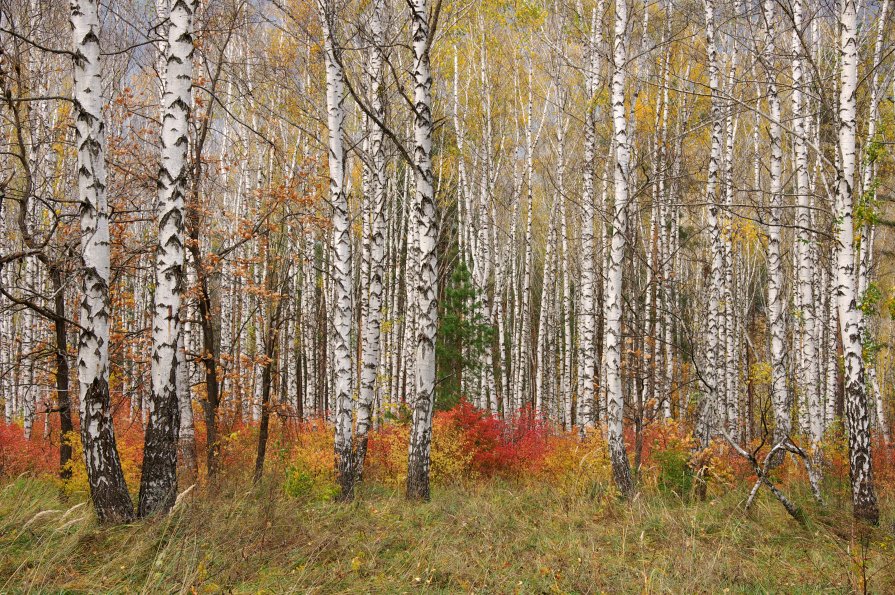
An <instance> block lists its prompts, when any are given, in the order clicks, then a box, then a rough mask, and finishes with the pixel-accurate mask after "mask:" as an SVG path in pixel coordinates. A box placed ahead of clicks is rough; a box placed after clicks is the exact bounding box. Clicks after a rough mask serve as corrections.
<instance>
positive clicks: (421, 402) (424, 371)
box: [407, 0, 438, 500]
mask: <svg viewBox="0 0 895 595" xmlns="http://www.w3.org/2000/svg"><path fill="white" fill-rule="evenodd" d="M410 7H411V13H412V14H411V23H412V35H413V55H414V63H413V81H414V88H413V102H414V111H415V112H416V113H415V118H414V126H413V138H414V166H415V168H416V200H415V203H416V204H415V205H414V206H415V207H416V217H415V218H416V225H417V226H418V228H419V236H418V238H417V240H418V242H419V247H418V253H419V270H418V273H417V274H418V276H417V277H416V279H417V291H416V298H417V303H418V310H417V316H418V319H419V326H418V329H417V333H418V334H417V336H416V376H417V379H416V387H415V390H414V392H413V398H414V403H413V425H412V427H411V431H410V444H409V449H408V465H407V466H408V471H407V496H408V497H409V498H420V499H426V500H427V499H428V498H429V455H430V450H431V441H432V411H433V408H434V405H435V332H436V329H437V327H438V301H437V300H438V291H437V283H438V279H437V273H438V270H437V269H438V261H437V258H436V253H435V246H436V242H437V239H438V221H437V218H436V212H435V207H436V204H435V189H434V187H433V176H432V97H431V95H432V74H431V72H430V69H429V49H430V44H431V42H432V38H431V37H430V34H429V13H428V3H427V0H411V1H410Z"/></svg>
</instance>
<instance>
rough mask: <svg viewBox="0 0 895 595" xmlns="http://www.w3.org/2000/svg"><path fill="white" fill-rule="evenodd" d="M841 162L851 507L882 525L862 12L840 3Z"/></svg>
mask: <svg viewBox="0 0 895 595" xmlns="http://www.w3.org/2000/svg"><path fill="white" fill-rule="evenodd" d="M839 28H840V40H839V60H840V88H839V157H840V160H841V161H840V168H839V172H838V176H837V177H838V179H837V185H836V205H835V209H834V217H833V221H834V227H833V232H834V237H835V239H836V242H837V250H836V302H837V303H836V305H837V310H838V312H839V332H840V333H841V337H842V348H843V352H844V355H845V418H846V427H847V429H848V450H849V471H850V476H851V483H852V505H853V513H854V515H855V517H856V518H858V519H861V520H864V521H867V522H870V523H872V524H877V523H879V507H878V506H877V501H876V494H875V492H874V487H873V466H872V452H871V447H870V412H869V410H868V407H867V390H866V386H865V379H864V359H863V355H862V344H861V328H860V327H861V324H860V318H861V312H860V310H859V309H858V303H857V299H858V296H857V295H856V291H855V282H856V280H855V270H854V269H855V264H854V228H853V224H852V220H853V215H852V209H853V206H854V182H855V162H856V154H855V153H856V150H855V144H856V143H855V131H856V92H857V86H858V37H857V35H858V34H857V7H856V2H855V0H841V3H840V13H839Z"/></svg>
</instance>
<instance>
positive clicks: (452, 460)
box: [364, 412, 478, 488]
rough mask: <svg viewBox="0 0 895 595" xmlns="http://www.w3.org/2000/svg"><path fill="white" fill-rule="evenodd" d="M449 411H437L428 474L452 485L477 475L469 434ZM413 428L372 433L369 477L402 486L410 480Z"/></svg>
mask: <svg viewBox="0 0 895 595" xmlns="http://www.w3.org/2000/svg"><path fill="white" fill-rule="evenodd" d="M446 413H449V412H438V413H436V415H435V418H434V419H433V421H432V450H431V461H430V466H429V473H430V475H429V477H430V480H431V481H432V483H433V484H434V485H449V484H452V483H457V482H461V481H466V480H470V479H474V478H475V477H477V476H478V474H477V473H476V470H475V468H474V465H473V458H474V455H475V451H474V450H472V449H470V447H469V442H468V440H467V436H466V433H465V432H464V431H463V429H462V428H461V427H459V426H457V425H456V424H455V423H454V420H453V418H452V417H451V416H449V415H445V414H446ZM409 440H410V427H409V426H408V425H406V424H392V425H388V426H385V427H383V428H381V429H380V430H378V431H376V432H373V434H372V435H371V436H370V440H369V446H368V453H367V462H366V465H365V468H364V475H365V477H366V478H368V479H370V480H373V481H380V482H382V483H384V484H386V485H389V486H392V487H394V488H401V487H403V485H404V482H405V481H406V480H407V449H408V444H409Z"/></svg>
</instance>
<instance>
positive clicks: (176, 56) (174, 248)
mask: <svg viewBox="0 0 895 595" xmlns="http://www.w3.org/2000/svg"><path fill="white" fill-rule="evenodd" d="M197 5H198V2H197V0H176V1H175V2H174V3H173V6H171V10H170V13H169V15H168V21H169V24H168V43H167V44H166V49H167V56H166V57H165V58H166V59H165V69H164V77H165V84H164V95H163V96H162V108H163V115H162V138H161V141H162V161H161V167H160V169H159V178H158V186H159V202H158V226H159V227H158V244H157V246H156V253H155V291H154V292H153V302H154V303H153V318H152V395H151V397H150V398H151V405H150V408H149V420H148V423H147V426H146V442H145V447H144V451H143V453H144V454H143V473H142V476H141V479H140V504H139V511H138V512H139V514H140V516H147V515H150V514H153V513H156V512H160V513H165V512H167V511H168V510H170V509H171V507H172V506H174V501H175V499H176V498H177V429H178V425H179V421H180V407H179V402H178V390H177V372H178V366H179V363H178V359H179V358H180V357H181V353H182V352H181V351H180V350H179V349H178V347H179V345H180V339H181V336H180V335H181V316H180V308H181V304H182V302H183V285H184V282H185V275H184V243H185V242H184V235H185V233H184V196H185V194H186V188H187V174H188V170H189V168H188V167H187V148H188V145H189V140H188V138H189V130H188V126H189V117H190V105H191V100H192V87H193V82H192V80H193V37H192V35H193V14H194V13H195V10H196V7H197Z"/></svg>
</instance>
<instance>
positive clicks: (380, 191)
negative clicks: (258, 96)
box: [355, 0, 386, 479]
mask: <svg viewBox="0 0 895 595" xmlns="http://www.w3.org/2000/svg"><path fill="white" fill-rule="evenodd" d="M383 10H384V0H374V1H373V5H372V8H371V13H370V32H371V34H372V40H371V41H372V47H371V48H370V54H369V60H370V63H369V77H370V87H371V88H370V91H371V93H370V100H371V108H372V110H373V113H374V114H375V115H376V119H377V120H378V121H379V122H384V121H385V105H384V103H383V85H382V64H383V56H382V51H383V50H382V48H383V46H384V43H385V41H384V36H383V30H382V18H383V14H382V12H383ZM383 141H384V133H383V131H382V129H381V128H380V127H379V126H378V125H377V124H375V123H374V124H371V125H370V129H369V134H368V142H369V155H368V158H369V159H370V161H371V167H370V181H369V186H370V195H369V201H370V213H369V217H370V224H369V225H370V237H369V238H367V240H366V242H365V245H364V250H366V251H368V258H369V271H368V277H367V295H366V296H365V298H366V301H367V316H366V317H365V319H364V328H363V370H362V371H361V381H360V398H359V400H358V404H357V451H356V453H355V460H356V463H355V464H356V470H355V473H356V475H357V479H360V477H361V474H362V473H363V465H364V459H365V457H366V454H367V432H368V430H369V429H370V423H371V409H372V404H373V400H374V397H375V390H376V376H377V372H378V371H379V363H380V362H379V359H380V354H381V339H382V336H381V332H380V328H381V320H382V274H383V264H384V263H383V261H384V256H385V235H384V229H383V228H384V223H385V221H384V217H383V211H384V209H385V189H386V177H385V147H384V145H383Z"/></svg>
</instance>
